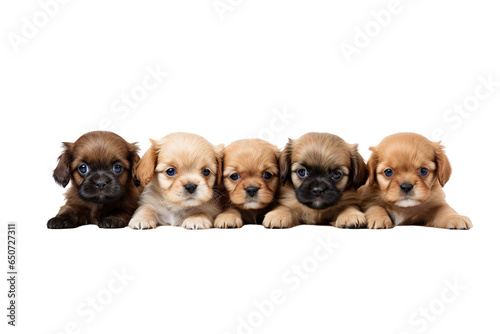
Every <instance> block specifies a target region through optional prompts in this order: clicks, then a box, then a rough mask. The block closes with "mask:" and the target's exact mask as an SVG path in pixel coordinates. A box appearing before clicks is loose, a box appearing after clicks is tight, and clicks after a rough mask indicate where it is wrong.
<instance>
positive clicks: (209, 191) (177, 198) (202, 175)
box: [129, 133, 223, 229]
mask: <svg viewBox="0 0 500 334" xmlns="http://www.w3.org/2000/svg"><path fill="white" fill-rule="evenodd" d="M222 149H223V147H222V146H218V147H214V146H213V145H212V144H210V143H209V142H208V141H206V140H205V139H204V138H203V137H200V136H198V135H195V134H189V133H173V134H170V135H168V136H165V137H163V138H162V139H160V140H151V148H150V149H149V150H148V151H147V152H146V153H145V154H144V156H143V157H142V158H141V160H140V161H139V163H138V164H137V165H136V168H135V174H136V176H137V178H138V179H139V180H140V181H141V182H142V183H144V184H146V187H145V188H144V192H143V193H142V195H141V197H140V199H139V208H138V209H137V211H136V212H135V213H134V216H133V217H132V219H131V220H130V223H129V226H130V227H131V228H134V229H149V228H156V227H157V226H158V225H174V226H182V227H184V228H187V229H207V228H211V227H213V222H214V218H215V217H216V216H217V215H218V214H219V213H220V212H221V211H222V206H221V204H220V201H219V200H218V199H219V191H218V189H217V185H218V184H220V177H221V175H222V173H221V165H222V163H221V150H222Z"/></svg>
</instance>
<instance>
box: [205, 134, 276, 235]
mask: <svg viewBox="0 0 500 334" xmlns="http://www.w3.org/2000/svg"><path fill="white" fill-rule="evenodd" d="M278 159H279V149H278V148H277V147H276V146H274V145H272V144H270V143H268V142H267V141H265V140H262V139H243V140H238V141H235V142H234V143H232V144H231V145H229V146H227V147H226V148H225V149H224V155H223V158H222V161H223V165H224V170H223V184H224V187H225V189H226V190H227V193H228V195H229V203H228V205H227V208H226V210H224V212H223V213H221V214H219V215H218V216H217V218H216V219H215V227H219V228H228V227H241V226H243V223H247V224H248V223H253V224H260V223H261V222H262V219H263V218H264V214H266V213H267V212H268V211H269V210H270V209H271V207H272V206H273V205H274V196H275V194H276V191H277V190H278V187H279V167H278Z"/></svg>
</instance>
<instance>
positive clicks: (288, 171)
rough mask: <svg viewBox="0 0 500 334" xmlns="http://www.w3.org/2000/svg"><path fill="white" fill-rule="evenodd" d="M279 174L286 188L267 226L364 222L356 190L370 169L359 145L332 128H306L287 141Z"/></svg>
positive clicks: (352, 224)
mask: <svg viewBox="0 0 500 334" xmlns="http://www.w3.org/2000/svg"><path fill="white" fill-rule="evenodd" d="M280 173H281V180H282V182H283V183H284V187H282V188H281V190H280V194H279V196H278V203H279V206H278V207H277V208H275V209H274V210H272V211H270V212H269V213H267V214H266V216H265V218H264V221H263V225H264V226H266V227H269V228H284V227H292V226H295V225H298V224H331V225H333V226H336V227H342V228H344V227H348V228H355V227H363V226H365V224H366V222H365V217H364V214H363V213H362V212H361V211H360V208H359V205H360V197H359V194H358V193H357V192H356V189H357V188H359V187H360V186H361V185H362V184H364V182H365V181H366V178H367V175H368V174H367V168H366V165H365V163H364V161H363V158H362V157H361V155H360V154H359V153H358V150H357V145H351V144H348V143H346V142H345V141H344V140H342V139H341V138H340V137H338V136H335V135H332V134H329V133H316V132H312V133H307V134H305V135H303V136H302V137H300V138H299V139H297V140H290V141H289V142H288V144H287V145H286V147H285V149H284V150H283V152H282V153H281V157H280Z"/></svg>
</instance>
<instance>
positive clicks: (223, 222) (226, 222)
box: [214, 213, 243, 228]
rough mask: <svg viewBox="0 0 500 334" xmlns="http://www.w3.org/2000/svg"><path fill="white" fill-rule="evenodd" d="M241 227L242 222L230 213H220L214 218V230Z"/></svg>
mask: <svg viewBox="0 0 500 334" xmlns="http://www.w3.org/2000/svg"><path fill="white" fill-rule="evenodd" d="M242 226H243V220H242V219H241V217H239V216H238V215H235V214H232V213H221V214H220V215H218V216H217V218H215V222H214V227H216V228H240V227H242Z"/></svg>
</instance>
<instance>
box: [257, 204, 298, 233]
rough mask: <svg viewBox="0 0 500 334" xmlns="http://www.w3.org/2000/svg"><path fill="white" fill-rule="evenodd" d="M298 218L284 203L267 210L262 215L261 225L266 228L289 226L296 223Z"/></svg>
mask: <svg viewBox="0 0 500 334" xmlns="http://www.w3.org/2000/svg"><path fill="white" fill-rule="evenodd" d="M298 224H299V222H298V219H297V218H296V217H295V216H294V214H293V213H292V211H291V210H290V209H289V208H287V207H286V206H284V205H280V206H278V207H277V208H276V209H274V210H271V211H269V212H268V213H266V215H265V216H264V221H263V222H262V225H264V226H265V227H267V228H289V227H294V226H296V225H298Z"/></svg>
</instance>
